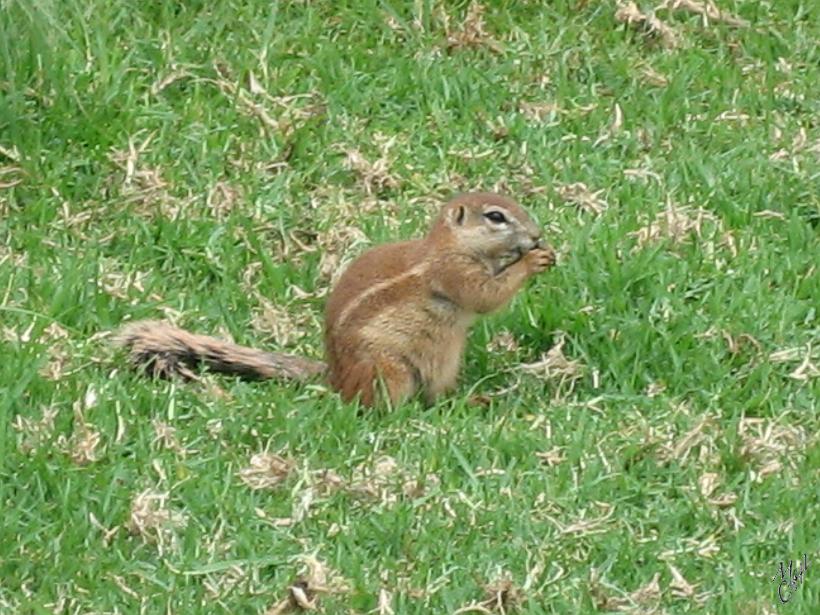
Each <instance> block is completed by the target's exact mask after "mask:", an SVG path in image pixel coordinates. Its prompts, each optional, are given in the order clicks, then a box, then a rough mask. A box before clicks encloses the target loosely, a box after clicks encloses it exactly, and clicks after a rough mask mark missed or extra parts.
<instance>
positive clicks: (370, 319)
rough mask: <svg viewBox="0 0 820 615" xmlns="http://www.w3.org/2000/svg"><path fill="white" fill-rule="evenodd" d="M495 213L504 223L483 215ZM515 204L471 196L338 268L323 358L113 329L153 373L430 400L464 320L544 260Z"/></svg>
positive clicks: (448, 372)
mask: <svg viewBox="0 0 820 615" xmlns="http://www.w3.org/2000/svg"><path fill="white" fill-rule="evenodd" d="M492 211H495V212H501V213H503V215H504V217H505V219H506V220H505V221H504V223H503V224H502V223H494V222H490V221H488V220H489V218H488V216H487V214H488V212H492ZM540 238H541V231H540V229H539V228H538V227H537V226H536V225H535V223H534V222H533V221H532V219H531V218H530V217H529V215H528V214H527V212H526V211H525V210H524V209H522V208H521V207H520V206H519V205H518V204H517V203H515V202H514V201H512V200H510V199H508V198H506V197H503V196H500V195H497V194H493V193H470V194H465V195H461V196H458V197H456V198H454V199H453V200H451V201H450V202H449V203H447V204H446V205H445V206H444V207H443V208H442V210H441V213H440V215H439V216H438V218H437V219H436V221H435V222H434V224H433V226H432V228H431V230H430V232H429V233H428V235H427V236H426V237H424V238H422V239H416V240H412V241H402V242H397V243H391V244H385V245H382V246H378V247H376V248H373V249H371V250H369V251H367V252H365V253H364V254H362V255H361V256H360V257H359V258H358V259H356V260H355V261H354V262H353V263H352V264H351V265H350V266H349V267H348V269H347V270H346V271H345V272H344V273H343V274H342V276H341V278H340V279H339V281H338V283H337V284H336V286H335V288H334V289H333V291H332V292H331V294H330V297H329V299H328V302H327V306H326V310H325V353H326V358H327V364H326V365H325V364H324V363H322V362H320V361H311V360H309V359H305V358H302V357H297V356H294V355H287V354H282V353H269V352H263V351H259V350H254V349H251V348H246V347H244V346H238V345H236V344H231V343H228V342H222V341H219V340H216V339H215V338H212V337H207V336H202V335H195V334H192V333H188V332H186V331H183V330H181V329H177V328H175V327H171V326H170V325H167V324H164V323H159V322H141V323H135V324H133V325H129V326H128V327H126V328H125V329H124V330H123V331H122V333H121V334H120V336H119V339H120V342H121V344H122V345H124V346H125V347H127V348H128V349H129V352H130V356H131V359H132V361H133V362H135V363H137V364H139V365H146V366H147V367H148V369H149V370H150V371H151V372H152V373H153V374H155V375H160V376H167V375H169V374H171V373H182V374H183V375H191V372H189V371H187V370H188V368H190V367H192V366H195V365H197V364H199V363H204V364H205V365H207V366H208V367H209V368H211V369H213V370H216V371H221V372H227V373H231V374H237V375H240V376H246V377H257V378H288V379H297V380H307V379H310V378H313V377H315V376H317V375H320V374H322V373H325V372H326V375H327V380H328V382H329V384H330V385H331V386H332V387H333V388H334V389H336V390H337V391H339V393H340V395H341V397H342V399H344V400H346V401H350V400H352V399H354V398H356V397H358V398H359V399H360V401H361V403H362V404H364V405H367V406H373V405H376V404H377V403H378V402H379V401H387V402H389V403H391V404H394V405H395V404H399V403H401V402H402V401H403V400H405V399H407V398H409V397H412V396H413V395H415V394H416V393H418V392H421V393H423V395H424V397H425V399H426V400H427V401H428V402H432V401H433V400H435V399H436V398H437V397H438V396H440V395H442V394H443V393H446V392H447V391H449V390H451V389H452V388H453V387H454V386H455V384H456V379H457V377H458V372H459V368H460V365H461V357H462V354H463V350H464V345H465V342H466V338H467V331H468V329H469V326H470V324H471V323H472V321H473V320H474V319H475V317H476V315H478V314H486V313H488V312H492V311H494V310H497V309H499V308H501V307H503V306H504V305H505V304H506V303H507V302H509V300H510V299H512V297H513V296H514V295H515V293H516V292H517V291H518V290H519V289H520V288H521V287H522V286H523V284H524V283H525V282H526V280H527V279H528V278H529V277H531V276H532V275H535V274H536V273H538V272H540V271H544V270H545V269H547V268H549V267H551V266H552V265H553V264H554V262H555V259H554V255H553V252H552V251H551V250H550V249H549V248H544V247H542V246H541V243H540Z"/></svg>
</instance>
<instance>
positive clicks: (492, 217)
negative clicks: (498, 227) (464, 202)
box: [484, 211, 507, 224]
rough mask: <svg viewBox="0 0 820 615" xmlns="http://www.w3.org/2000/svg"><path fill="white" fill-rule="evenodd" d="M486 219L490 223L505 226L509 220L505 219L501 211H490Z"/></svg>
mask: <svg viewBox="0 0 820 615" xmlns="http://www.w3.org/2000/svg"><path fill="white" fill-rule="evenodd" d="M484 217H485V218H487V220H489V221H490V222H494V223H495V224H503V223H504V222H506V221H507V218H505V217H504V214H502V213H501V212H500V211H488V212H487V213H486V214H484Z"/></svg>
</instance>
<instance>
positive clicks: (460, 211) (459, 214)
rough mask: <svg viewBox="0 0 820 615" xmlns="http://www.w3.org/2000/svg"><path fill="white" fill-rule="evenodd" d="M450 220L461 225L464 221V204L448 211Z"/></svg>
mask: <svg viewBox="0 0 820 615" xmlns="http://www.w3.org/2000/svg"><path fill="white" fill-rule="evenodd" d="M450 221H451V222H453V223H455V224H458V225H459V226H461V224H462V223H463V222H464V205H459V206H458V207H457V208H456V209H454V210H453V211H451V212H450Z"/></svg>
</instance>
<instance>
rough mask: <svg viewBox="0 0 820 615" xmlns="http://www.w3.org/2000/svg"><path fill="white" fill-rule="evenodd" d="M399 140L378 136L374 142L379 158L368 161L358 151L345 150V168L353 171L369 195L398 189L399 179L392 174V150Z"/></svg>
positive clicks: (352, 149)
mask: <svg viewBox="0 0 820 615" xmlns="http://www.w3.org/2000/svg"><path fill="white" fill-rule="evenodd" d="M396 141H397V138H396V137H395V136H394V137H385V136H384V135H380V134H377V135H375V136H374V137H373V142H374V144H375V145H376V148H377V149H378V156H377V157H376V158H373V159H370V160H368V159H367V158H366V157H365V156H364V154H362V153H361V152H360V151H359V150H358V149H355V148H348V149H345V150H344V152H345V155H346V159H345V166H346V167H347V168H348V169H349V170H351V171H353V172H354V173H355V174H356V175H357V176H358V178H359V181H360V183H361V185H362V187H363V188H364V191H365V193H366V194H368V195H373V194H378V193H381V192H383V191H385V190H387V189H391V188H398V187H399V185H400V184H399V179H398V177H397V176H396V175H395V174H394V173H393V172H392V170H391V168H392V165H393V161H392V157H391V155H390V150H391V149H392V148H393V146H394V145H395V144H396Z"/></svg>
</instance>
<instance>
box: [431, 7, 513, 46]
mask: <svg viewBox="0 0 820 615" xmlns="http://www.w3.org/2000/svg"><path fill="white" fill-rule="evenodd" d="M485 11H486V8H485V6H484V5H483V4H481V3H479V2H476V1H475V0H474V1H473V2H472V3H470V6H469V8H468V9H467V14H466V15H465V16H464V19H463V20H461V21H460V22H458V23H457V24H456V25H452V23H451V18H450V16H449V15H447V13H446V12H444V11H443V10H442V11H441V13H440V16H441V20H442V22H443V26H444V31H445V34H446V45H445V46H446V48H447V49H448V50H452V49H475V48H481V47H484V48H487V49H490V50H491V51H494V52H496V53H498V52H500V51H502V46H501V44H500V43H499V42H498V40H496V39H495V38H494V37H493V36H492V35H491V34H490V33H489V32H487V26H486V24H485V23H484V13H485Z"/></svg>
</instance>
